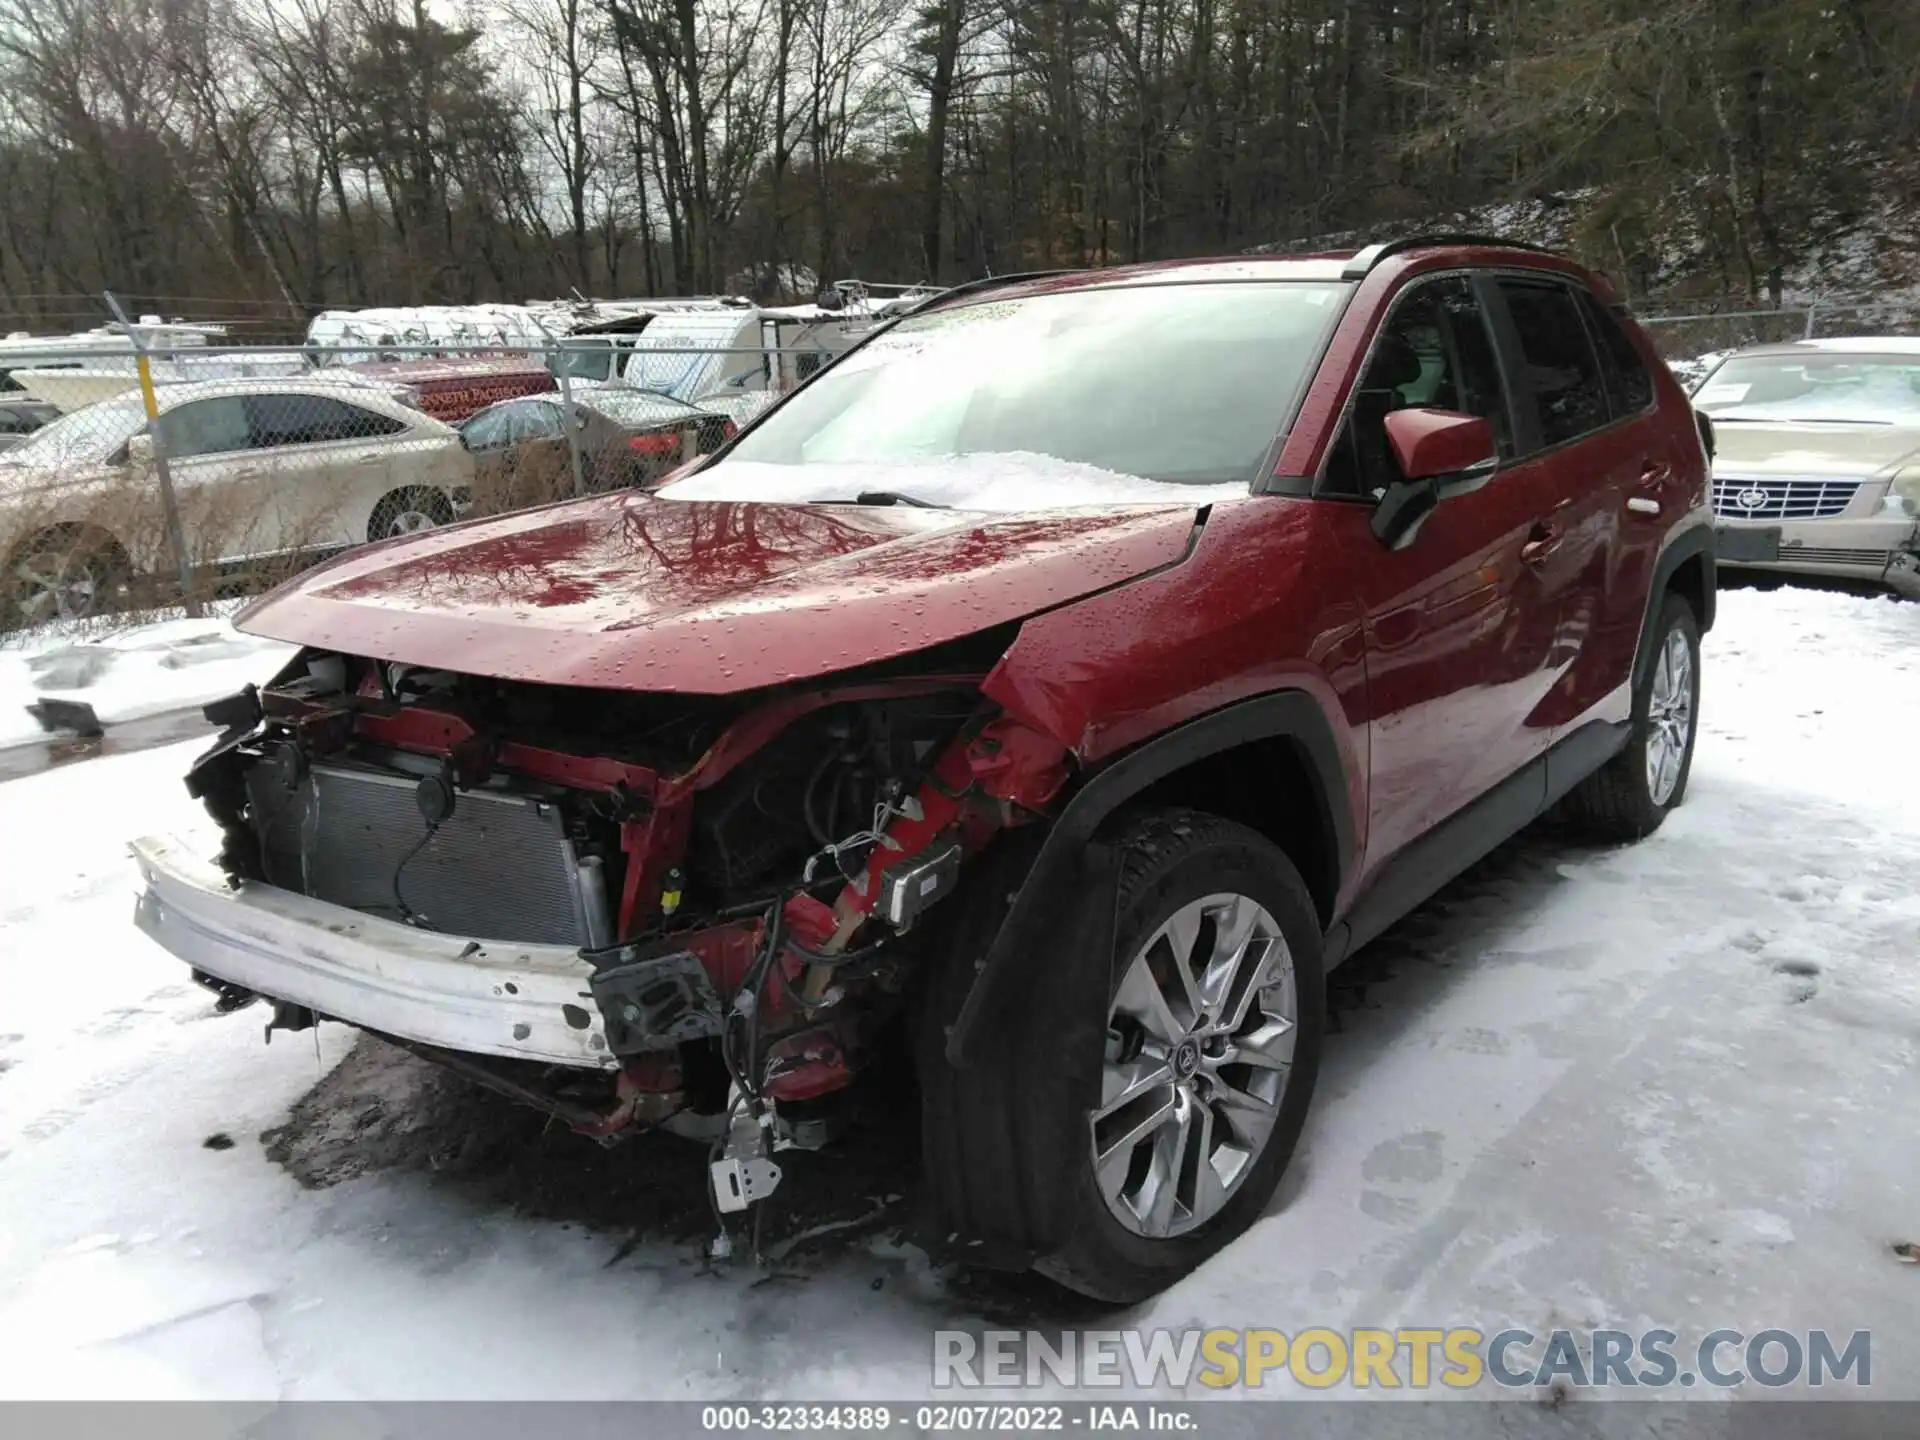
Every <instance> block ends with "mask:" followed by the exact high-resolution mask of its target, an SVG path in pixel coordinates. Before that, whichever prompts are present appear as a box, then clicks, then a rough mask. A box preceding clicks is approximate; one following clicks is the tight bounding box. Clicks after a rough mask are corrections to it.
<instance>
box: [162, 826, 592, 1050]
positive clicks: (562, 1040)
mask: <svg viewBox="0 0 1920 1440" xmlns="http://www.w3.org/2000/svg"><path fill="white" fill-rule="evenodd" d="M133 856H134V859H135V860H136V861H138V862H139V865H140V873H141V876H142V878H143V880H144V881H145V886H144V888H143V889H142V891H141V894H140V898H139V902H138V904H137V906H136V907H135V910H134V923H135V924H136V925H138V926H139V927H140V928H141V929H142V930H144V931H146V932H147V934H149V935H151V936H152V937H153V938H154V939H155V940H156V941H158V942H159V943H160V944H161V946H163V947H164V948H165V949H167V950H170V951H172V952H173V954H174V955H176V956H178V957H179V958H180V959H181V960H184V961H185V962H186V963H187V964H189V965H191V966H192V967H193V968H194V969H196V970H200V971H204V972H205V973H206V974H208V975H213V976H216V977H218V978H219V979H221V980H226V981H229V982H231V983H233V984H235V985H241V986H244V987H246V988H247V989H249V990H253V991H257V992H258V993H260V994H262V995H266V996H270V997H272V998H273V999H276V1000H287V1001H291V1002H293V1003H294V1004H298V1005H305V1006H307V1007H308V1008H310V1009H312V1010H314V1011H315V1012H317V1013H318V1014H321V1015H324V1016H327V1017H330V1018H332V1019H335V1020H343V1021H345V1022H347V1023H348V1024H350V1025H358V1026H362V1027H364V1028H366V1029H368V1030H378V1031H382V1032H384V1033H386V1034H389V1035H395V1036H399V1037H400V1038H402V1039H406V1040H415V1041H419V1042H422V1043H424V1044H428V1045H438V1046H442V1047H444V1048H445V1049H448V1050H462V1051H466V1052H468V1053H471V1054H477V1055H499V1056H505V1057H507V1058H509V1059H515V1060H539V1061H545V1062H548V1063H550V1064H556V1065H573V1066H580V1067H586V1068H592V1069H611V1068H613V1067H614V1065H615V1064H616V1062H615V1061H614V1059H613V1057H612V1056H610V1055H609V1054H608V1053H607V1041H606V1035H605V1033H604V1031H603V1030H602V1028H601V1021H600V1012H599V1010H598V1009H596V1008H595V1006H594V1003H593V999H592V997H591V995H590V994H589V993H588V990H587V977H588V975H589V974H590V973H591V972H590V969H589V967H588V965H587V964H586V962H585V961H583V960H582V959H581V958H580V955H579V952H578V951H576V950H573V949H570V948H568V947H566V946H561V945H517V944H501V943H497V942H492V941H476V940H468V939H467V938H466V937H464V936H459V935H442V934H439V933H437V932H434V931H430V930H416V929H413V928H412V927H410V926H406V925H401V924H397V923H395V922H394V921H391V920H381V919H378V918H377V917H374V916H371V915H363V914H361V913H360V912H359V911H357V910H348V909H345V908H344V907H342V906H339V905H329V904H327V903H326V902H325V901H321V900H312V899H309V898H307V897H306V896H304V895H295V894H293V893H292V892H290V891H286V890H278V889H275V888H274V887H273V886H270V885H260V884H253V883H250V882H245V881H241V882H237V883H236V882H233V881H230V880H229V879H228V878H227V876H226V874H225V873H224V872H223V871H221V870H220V869H218V868H217V867H216V866H214V865H211V864H209V863H208V862H207V861H205V860H203V859H201V858H200V857H199V856H197V855H195V854H193V853H192V852H191V851H189V850H188V849H187V847H186V846H185V845H183V844H182V843H181V842H180V841H178V840H176V839H174V838H173V837H171V836H166V835H153V836H148V837H146V838H145V839H142V840H136V841H135V842H134V843H133Z"/></svg>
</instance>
